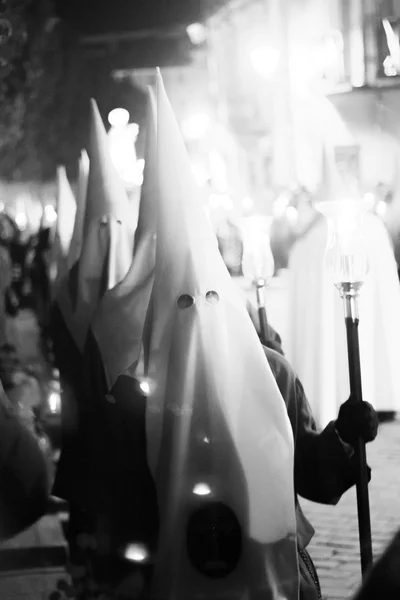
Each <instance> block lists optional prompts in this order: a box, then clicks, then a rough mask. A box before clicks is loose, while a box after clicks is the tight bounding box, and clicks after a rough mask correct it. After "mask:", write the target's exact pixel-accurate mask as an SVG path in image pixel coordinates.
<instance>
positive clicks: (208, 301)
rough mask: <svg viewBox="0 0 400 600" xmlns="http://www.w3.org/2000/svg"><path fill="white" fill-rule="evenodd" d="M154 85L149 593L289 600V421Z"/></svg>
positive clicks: (292, 537) (293, 562) (293, 568)
mask: <svg viewBox="0 0 400 600" xmlns="http://www.w3.org/2000/svg"><path fill="white" fill-rule="evenodd" d="M157 87H158V90H157V108H158V119H157V137H158V203H157V242H156V266H155V274H154V287H153V294H152V300H151V309H152V310H151V319H150V320H149V322H148V323H147V324H146V329H147V328H148V329H150V339H149V340H147V342H148V344H149V348H150V353H149V362H148V372H147V376H148V385H149V388H150V394H149V396H148V399H147V443H148V460H149V466H150V469H151V470H152V473H153V476H154V478H155V483H156V486H157V492H158V503H159V506H160V527H161V528H160V536H159V548H158V552H157V556H156V557H155V567H154V575H153V581H152V590H151V594H153V595H154V597H160V598H162V599H163V600H172V599H173V600H183V599H185V600H190V599H193V598H195V597H198V595H199V594H203V595H204V597H212V598H214V599H218V598H221V599H222V598H226V597H234V596H235V597H236V595H237V597H238V598H245V597H251V596H252V595H253V594H256V593H258V594H260V595H261V594H265V595H266V597H271V598H272V597H273V598H277V597H278V595H280V596H281V597H285V598H287V599H289V600H292V599H293V600H294V599H297V597H298V575H297V555H296V553H297V549H296V521H295V512H294V490H293V434H292V430H291V426H290V422H289V419H288V415H287V411H286V408H285V404H284V402H283V400H282V396H281V395H280V393H279V390H278V387H277V384H276V381H275V379H274V377H273V374H272V372H271V369H270V367H269V364H268V362H267V360H266V357H265V355H264V352H263V349H262V347H261V345H260V343H259V340H258V337H257V334H256V332H255V330H254V328H253V325H252V323H251V321H250V318H249V316H248V314H247V311H246V308H245V306H244V303H243V300H242V298H241V297H240V295H239V292H238V291H237V290H236V287H235V285H234V283H233V282H232V280H231V278H230V276H229V274H228V272H227V270H226V267H225V265H224V263H223V261H222V258H221V256H220V254H219V252H218V248H217V242H216V238H215V236H214V235H213V233H212V231H211V228H210V225H209V222H208V220H207V217H206V215H205V213H204V209H203V206H202V201H201V198H200V196H199V191H198V188H197V186H196V185H195V182H194V180H193V177H192V174H191V169H190V164H189V160H188V156H187V153H186V149H185V147H184V144H183V141H182V138H181V135H180V132H179V129H178V126H177V124H176V121H175V118H174V115H173V112H172V109H171V107H170V105H169V102H168V99H167V96H166V93H165V90H164V87H163V84H162V80H161V77H160V76H159V77H158V86H157ZM213 532H214V533H215V532H217V534H216V535H217V538H216V539H215V537H214V538H213ZM171 536H172V537H171ZM171 539H174V544H173V545H172V546H171ZM240 540H241V541H240ZM207 544H210V546H207ZM202 548H203V549H204V548H205V550H204V555H203V554H202V552H203V550H202ZM207 548H211V554H210V552H209V551H208V550H207ZM212 548H214V550H215V552H216V554H215V553H214V554H213V551H212ZM228 548H229V550H228ZM215 573H219V578H218V577H217V578H216V577H215V576H214V575H215Z"/></svg>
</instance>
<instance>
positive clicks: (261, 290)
mask: <svg viewBox="0 0 400 600" xmlns="http://www.w3.org/2000/svg"><path fill="white" fill-rule="evenodd" d="M255 285H256V293H257V312H258V318H259V320H260V336H261V342H262V343H263V344H264V346H265V345H267V343H268V342H269V327H268V319H267V310H266V308H265V285H266V281H265V279H257V280H256V282H255Z"/></svg>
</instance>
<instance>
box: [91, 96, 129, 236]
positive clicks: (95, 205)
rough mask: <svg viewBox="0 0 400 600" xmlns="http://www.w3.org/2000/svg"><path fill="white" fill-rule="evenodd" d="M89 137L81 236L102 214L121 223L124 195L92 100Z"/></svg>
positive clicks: (125, 195)
mask: <svg viewBox="0 0 400 600" xmlns="http://www.w3.org/2000/svg"><path fill="white" fill-rule="evenodd" d="M90 108H91V111H90V114H91V124H90V135H89V145H88V155H89V160H90V168H89V181H88V188H87V202H86V214H85V225H84V235H86V234H87V233H88V231H89V227H90V224H91V223H92V222H93V221H94V220H96V219H101V218H102V217H104V216H105V215H112V216H113V217H115V218H116V219H121V220H123V219H124V217H125V211H126V207H127V206H129V200H128V196H127V193H126V190H125V187H124V184H123V182H122V181H121V178H120V176H119V175H118V173H117V171H116V169H115V167H114V164H113V162H112V160H111V157H110V152H109V143H108V136H107V132H106V130H105V127H104V124H103V121H102V118H101V116H100V113H99V109H98V108H97V104H96V101H95V100H93V99H92V100H91V102H90Z"/></svg>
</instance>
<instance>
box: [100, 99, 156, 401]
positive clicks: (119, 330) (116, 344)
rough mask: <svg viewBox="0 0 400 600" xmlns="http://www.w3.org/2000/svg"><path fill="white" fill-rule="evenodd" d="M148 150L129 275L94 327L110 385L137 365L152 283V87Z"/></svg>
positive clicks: (103, 302) (109, 295)
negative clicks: (129, 368)
mask: <svg viewBox="0 0 400 600" xmlns="http://www.w3.org/2000/svg"><path fill="white" fill-rule="evenodd" d="M147 123H148V129H147V153H146V163H145V164H146V168H145V173H144V182H143V186H142V191H141V198H140V209H139V221H138V227H137V230H136V234H135V249H134V255H133V261H132V264H131V267H130V269H129V271H128V274H127V276H126V277H125V278H124V279H123V280H122V281H121V282H120V283H119V284H118V285H116V286H115V287H114V288H113V289H112V290H109V291H108V292H106V293H105V295H104V296H103V298H102V300H101V302H100V304H99V306H98V309H97V310H96V313H95V315H94V318H93V324H92V331H93V334H94V336H95V338H96V341H97V343H98V346H99V350H100V354H101V356H102V359H103V364H104V367H105V373H106V377H107V383H108V386H109V389H111V388H112V386H113V385H114V383H115V381H116V379H117V377H118V375H119V374H121V373H123V372H124V371H125V370H126V369H127V368H128V367H133V368H135V367H136V364H137V361H138V359H139V354H140V350H141V345H142V335H143V327H144V322H145V318H146V314H147V310H148V306H149V301H150V294H151V290H152V286H153V273H154V262H155V227H156V215H155V205H156V193H157V190H156V185H155V184H156V166H155V165H156V105H155V98H154V94H153V93H152V92H151V90H149V108H148V121H147Z"/></svg>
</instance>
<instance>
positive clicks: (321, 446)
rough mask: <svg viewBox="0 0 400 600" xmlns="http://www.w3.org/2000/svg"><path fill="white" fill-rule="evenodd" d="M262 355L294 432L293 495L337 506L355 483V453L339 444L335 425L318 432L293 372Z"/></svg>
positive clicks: (273, 356)
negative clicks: (267, 363)
mask: <svg viewBox="0 0 400 600" xmlns="http://www.w3.org/2000/svg"><path fill="white" fill-rule="evenodd" d="M265 353H266V355H267V358H268V361H269V363H270V365H271V368H272V371H273V373H274V375H275V379H276V382H277V384H278V387H279V389H280V392H281V394H282V396H283V399H284V401H285V403H286V406H287V410H288V415H289V419H290V422H291V425H292V428H293V434H294V440H295V466H294V480H295V489H296V492H297V493H298V494H299V495H300V496H302V497H303V498H306V499H307V500H312V501H313V502H319V503H322V504H336V503H337V502H338V501H339V500H340V497H341V496H342V494H344V492H346V491H347V490H348V489H349V488H350V487H352V486H353V485H354V483H355V476H356V464H355V459H354V453H353V451H352V449H351V448H349V446H347V445H345V444H344V443H343V442H342V441H341V440H340V438H339V436H338V435H337V433H336V431H335V429H334V423H330V424H329V425H328V426H327V427H326V428H325V429H324V430H323V431H322V432H318V431H317V427H316V424H315V421H314V417H313V415H312V412H311V408H310V405H309V403H308V401H307V398H306V395H305V393H304V390H303V386H302V385H301V383H300V381H299V379H298V378H297V377H296V374H295V373H294V371H293V369H292V368H291V366H290V365H289V363H288V362H287V361H286V360H285V359H284V358H283V357H282V356H280V355H279V354H277V353H276V352H273V351H271V350H268V349H265Z"/></svg>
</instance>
